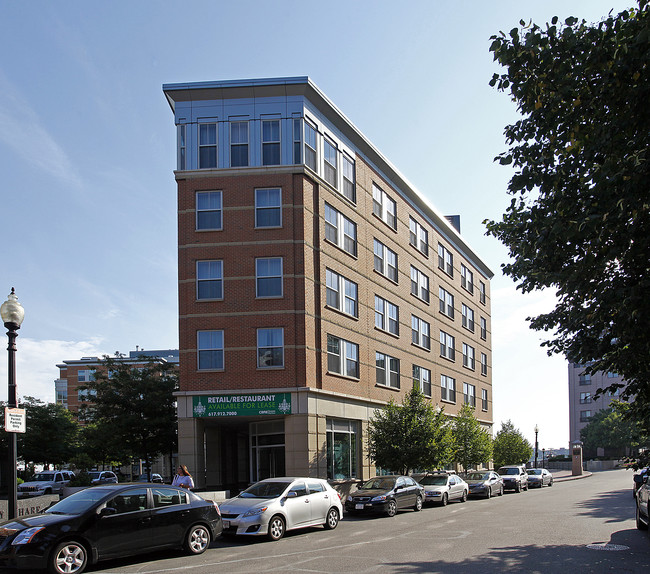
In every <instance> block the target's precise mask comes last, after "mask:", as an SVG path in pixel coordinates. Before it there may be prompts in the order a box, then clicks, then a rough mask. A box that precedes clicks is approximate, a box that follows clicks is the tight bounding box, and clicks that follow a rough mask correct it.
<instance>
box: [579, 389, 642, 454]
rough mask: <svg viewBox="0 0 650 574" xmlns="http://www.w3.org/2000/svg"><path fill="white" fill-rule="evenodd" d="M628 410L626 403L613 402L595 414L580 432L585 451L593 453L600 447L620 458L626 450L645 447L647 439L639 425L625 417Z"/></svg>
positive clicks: (628, 406)
mask: <svg viewBox="0 0 650 574" xmlns="http://www.w3.org/2000/svg"><path fill="white" fill-rule="evenodd" d="M629 408H630V405H629V404H627V403H622V402H614V403H612V406H611V407H610V408H608V409H603V410H600V411H598V412H596V413H595V414H594V415H593V416H592V417H591V419H590V420H589V423H588V424H587V426H585V427H584V428H583V429H582V430H581V431H580V439H581V440H582V442H583V443H584V448H585V450H589V451H595V450H596V449H597V448H599V447H600V448H606V449H610V450H613V451H614V452H616V453H617V454H618V455H621V456H622V455H625V454H627V453H626V452H625V451H626V449H630V450H634V449H636V448H638V447H639V446H645V445H646V444H647V437H646V436H644V434H643V432H642V429H641V427H640V425H639V424H638V423H637V422H636V421H633V420H630V419H629V418H628V417H626V416H625V415H626V413H627V411H628V410H629Z"/></svg>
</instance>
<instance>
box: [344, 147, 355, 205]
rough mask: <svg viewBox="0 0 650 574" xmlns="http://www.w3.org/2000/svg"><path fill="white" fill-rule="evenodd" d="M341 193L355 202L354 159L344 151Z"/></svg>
mask: <svg viewBox="0 0 650 574" xmlns="http://www.w3.org/2000/svg"><path fill="white" fill-rule="evenodd" d="M342 158H343V195H344V196H345V197H347V198H348V199H349V200H350V201H351V202H352V203H356V202H357V191H356V185H355V181H356V180H355V174H354V160H353V159H352V158H351V157H350V156H348V155H347V154H346V153H344V154H343V156H342Z"/></svg>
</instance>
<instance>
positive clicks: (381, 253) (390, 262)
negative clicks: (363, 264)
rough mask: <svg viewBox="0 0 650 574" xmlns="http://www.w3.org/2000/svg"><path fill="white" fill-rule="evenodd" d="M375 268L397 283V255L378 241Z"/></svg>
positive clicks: (376, 243) (375, 248)
mask: <svg viewBox="0 0 650 574" xmlns="http://www.w3.org/2000/svg"><path fill="white" fill-rule="evenodd" d="M374 266H375V271H377V272H379V273H381V274H382V275H384V276H385V277H388V278H389V279H390V280H391V281H394V282H395V283H397V253H395V252H394V251H392V250H391V249H389V248H388V247H386V246H385V245H384V244H383V243H382V242H381V241H377V240H376V239H375V240H374Z"/></svg>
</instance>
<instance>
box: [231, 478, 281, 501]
mask: <svg viewBox="0 0 650 574" xmlns="http://www.w3.org/2000/svg"><path fill="white" fill-rule="evenodd" d="M290 484H291V483H290V482H258V483H256V484H254V485H253V486H249V487H248V488H247V489H246V490H244V492H242V493H241V494H240V495H239V498H277V497H278V496H280V495H281V494H282V493H283V492H284V491H285V490H287V488H289V485H290Z"/></svg>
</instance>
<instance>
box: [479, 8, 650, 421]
mask: <svg viewBox="0 0 650 574" xmlns="http://www.w3.org/2000/svg"><path fill="white" fill-rule="evenodd" d="M521 26H522V28H521V29H518V28H514V29H513V30H511V31H510V33H508V34H504V33H503V32H502V33H500V34H499V35H496V36H493V37H492V38H491V39H492V45H491V47H490V51H491V52H493V54H494V59H495V60H496V61H497V62H498V63H499V64H501V65H502V66H503V67H504V68H505V72H504V73H502V74H495V75H494V77H493V78H492V80H491V82H490V84H491V85H492V86H496V88H497V89H499V90H501V91H505V92H508V93H509V94H510V96H511V98H512V99H513V100H514V102H515V103H516V105H517V108H518V110H519V112H520V113H521V115H522V117H521V119H520V120H519V121H517V122H516V123H514V124H513V125H509V126H506V128H505V137H506V143H507V145H508V146H510V147H509V149H508V150H507V151H506V152H504V153H502V154H501V155H500V156H499V157H498V158H496V159H497V160H498V161H499V162H500V163H501V164H504V165H510V166H512V167H513V168H514V171H515V173H514V175H513V176H512V179H511V180H510V183H509V186H508V192H509V193H510V194H511V195H512V196H513V198H512V201H511V203H510V206H509V207H508V209H507V211H506V213H505V214H504V215H503V219H502V221H499V222H495V221H486V222H485V223H486V225H487V229H488V234H489V235H493V236H495V237H497V238H498V239H500V240H501V241H502V242H503V243H504V244H505V245H506V246H507V247H508V248H509V252H510V256H511V258H512V259H511V262H510V263H507V264H505V265H503V266H502V267H503V271H504V273H505V274H507V275H509V276H510V277H512V278H513V279H514V280H515V281H516V282H517V287H518V289H520V290H521V291H522V292H524V293H526V292H529V291H532V290H537V289H544V288H547V287H550V288H552V289H553V290H554V291H555V292H556V294H557V299H558V302H557V304H556V307H555V309H554V310H552V311H551V312H549V313H545V314H542V315H539V316H537V317H533V318H529V320H530V325H531V328H533V329H535V330H538V331H545V332H547V333H549V338H548V340H546V341H545V342H544V343H543V345H544V346H546V347H547V348H548V352H549V354H551V353H562V354H565V355H566V356H567V357H568V358H569V360H571V361H574V362H577V363H582V364H588V365H589V366H588V370H589V372H592V373H593V372H596V371H603V372H617V373H619V374H621V375H622V376H623V378H624V379H625V381H626V387H625V389H624V390H623V392H622V397H623V398H624V399H630V398H632V397H636V400H635V401H634V403H633V404H632V410H631V413H630V414H631V416H634V417H636V418H638V419H640V420H643V421H644V423H645V426H646V428H650V408H648V407H649V406H650V384H649V383H650V361H648V357H650V332H649V331H648V328H647V326H648V324H650V298H649V297H648V293H649V292H650V265H649V257H648V253H650V194H649V193H648V182H649V181H650V162H649V159H650V158H649V157H648V148H649V147H650V105H648V102H649V101H650V68H649V67H648V62H649V61H650V9H649V6H648V2H647V0H640V1H639V7H638V9H632V10H626V11H624V12H621V13H620V14H618V15H617V16H613V15H611V16H607V17H606V18H605V19H604V20H602V21H601V22H598V23H596V24H593V25H588V24H587V23H586V22H585V21H584V20H583V21H579V20H578V19H576V18H569V19H567V20H566V21H565V22H564V25H562V24H558V20H557V18H553V20H552V21H551V23H550V24H546V26H545V27H544V28H542V27H540V26H537V25H535V24H532V25H528V26H527V25H525V23H524V22H521ZM607 390H612V391H613V390H615V387H613V386H610V387H608V388H607Z"/></svg>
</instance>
